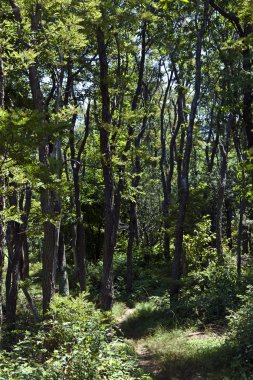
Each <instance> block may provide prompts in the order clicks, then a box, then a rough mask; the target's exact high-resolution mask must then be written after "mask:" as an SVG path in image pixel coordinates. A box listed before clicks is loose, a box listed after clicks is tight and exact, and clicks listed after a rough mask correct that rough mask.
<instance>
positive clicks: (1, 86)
mask: <svg viewBox="0 0 253 380" xmlns="http://www.w3.org/2000/svg"><path fill="white" fill-rule="evenodd" d="M4 94H5V75H4V66H3V60H2V47H1V46H0V108H2V109H3V108H4ZM3 190H4V178H3V175H2V174H1V173H0V334H1V327H2V322H3V300H2V296H3V292H2V287H3V268H4V225H3V218H2V214H3V211H4V197H3Z"/></svg>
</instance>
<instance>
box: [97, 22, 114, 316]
mask: <svg viewBox="0 0 253 380" xmlns="http://www.w3.org/2000/svg"><path fill="white" fill-rule="evenodd" d="M97 47H98V55H99V64H100V92H101V98H102V120H101V121H102V125H101V127H100V151H101V156H102V157H101V159H102V169H103V178H104V187H105V193H104V194H105V206H104V210H105V214H104V218H105V235H104V247H103V274H102V286H101V300H100V305H101V308H102V309H103V310H110V309H111V308H112V301H113V254H114V248H115V243H116V236H117V230H118V224H117V222H118V221H117V218H116V210H115V193H114V183H113V167H112V153H111V145H110V132H109V126H110V125H111V112H110V95H109V81H108V59H107V48H106V43H105V35H104V32H103V30H102V29H101V27H98V29H97ZM117 211H118V210H117Z"/></svg>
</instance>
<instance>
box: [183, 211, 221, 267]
mask: <svg viewBox="0 0 253 380" xmlns="http://www.w3.org/2000/svg"><path fill="white" fill-rule="evenodd" d="M210 230H211V220H210V218H209V216H208V215H206V216H204V217H203V218H202V220H201V221H200V222H198V223H196V226H195V229H194V232H193V234H192V236H191V235H186V234H185V235H184V242H183V248H184V252H185V256H186V261H187V265H188V268H189V269H190V270H191V269H195V270H196V269H198V268H199V269H201V268H203V267H204V268H205V267H206V266H207V265H208V262H209V261H210V260H212V259H214V258H215V256H216V250H215V248H214V247H212V243H213V242H214V240H215V234H214V233H212V232H211V231H210Z"/></svg>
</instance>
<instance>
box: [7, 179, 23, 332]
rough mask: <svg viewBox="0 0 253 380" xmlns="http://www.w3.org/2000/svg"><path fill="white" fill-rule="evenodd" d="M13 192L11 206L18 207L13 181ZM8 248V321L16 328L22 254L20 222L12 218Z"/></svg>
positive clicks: (8, 230) (8, 235) (9, 226)
mask: <svg viewBox="0 0 253 380" xmlns="http://www.w3.org/2000/svg"><path fill="white" fill-rule="evenodd" d="M12 185H13V193H12V195H11V196H10V206H13V207H15V208H17V207H18V195H17V184H16V183H13V184H12ZM6 243H7V248H8V266H7V272H6V283H5V286H6V322H7V323H8V324H9V328H10V329H13V328H14V323H15V321H16V308H17V296H18V277H19V260H20V255H21V247H22V244H21V236H20V223H18V222H15V221H14V220H11V221H9V222H8V225H7V229H6Z"/></svg>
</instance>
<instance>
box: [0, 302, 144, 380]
mask: <svg viewBox="0 0 253 380" xmlns="http://www.w3.org/2000/svg"><path fill="white" fill-rule="evenodd" d="M1 356H2V357H1V361H0V379H1V380H7V379H10V378H12V379H17V380H26V379H27V380H28V379H29V380H37V379H42V378H43V379H46V380H59V379H64V380H65V379H71V380H85V379H87V380H98V379H99V380H102V379H105V380H106V379H110V380H113V379H135V378H138V379H141V378H142V375H141V374H140V373H138V370H137V367H136V362H135V358H134V356H133V354H132V353H131V352H130V349H129V347H128V346H127V344H126V343H124V341H122V340H120V339H118V338H117V337H116V336H115V334H114V331H113V329H112V323H111V317H110V315H109V314H105V313H102V312H101V311H99V310H97V309H95V307H94V305H93V304H92V303H91V302H88V301H87V298H86V297H85V296H84V295H80V296H79V297H77V298H63V297H55V298H54V300H53V302H52V305H51V309H50V312H49V315H48V319H47V320H46V321H45V322H44V323H43V325H42V327H41V329H40V330H39V332H38V333H37V334H36V335H31V334H30V333H28V332H27V334H26V336H25V339H23V340H22V341H21V342H20V343H18V344H17V345H16V346H15V347H14V348H13V352H11V353H8V352H4V353H2V355H1Z"/></svg>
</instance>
